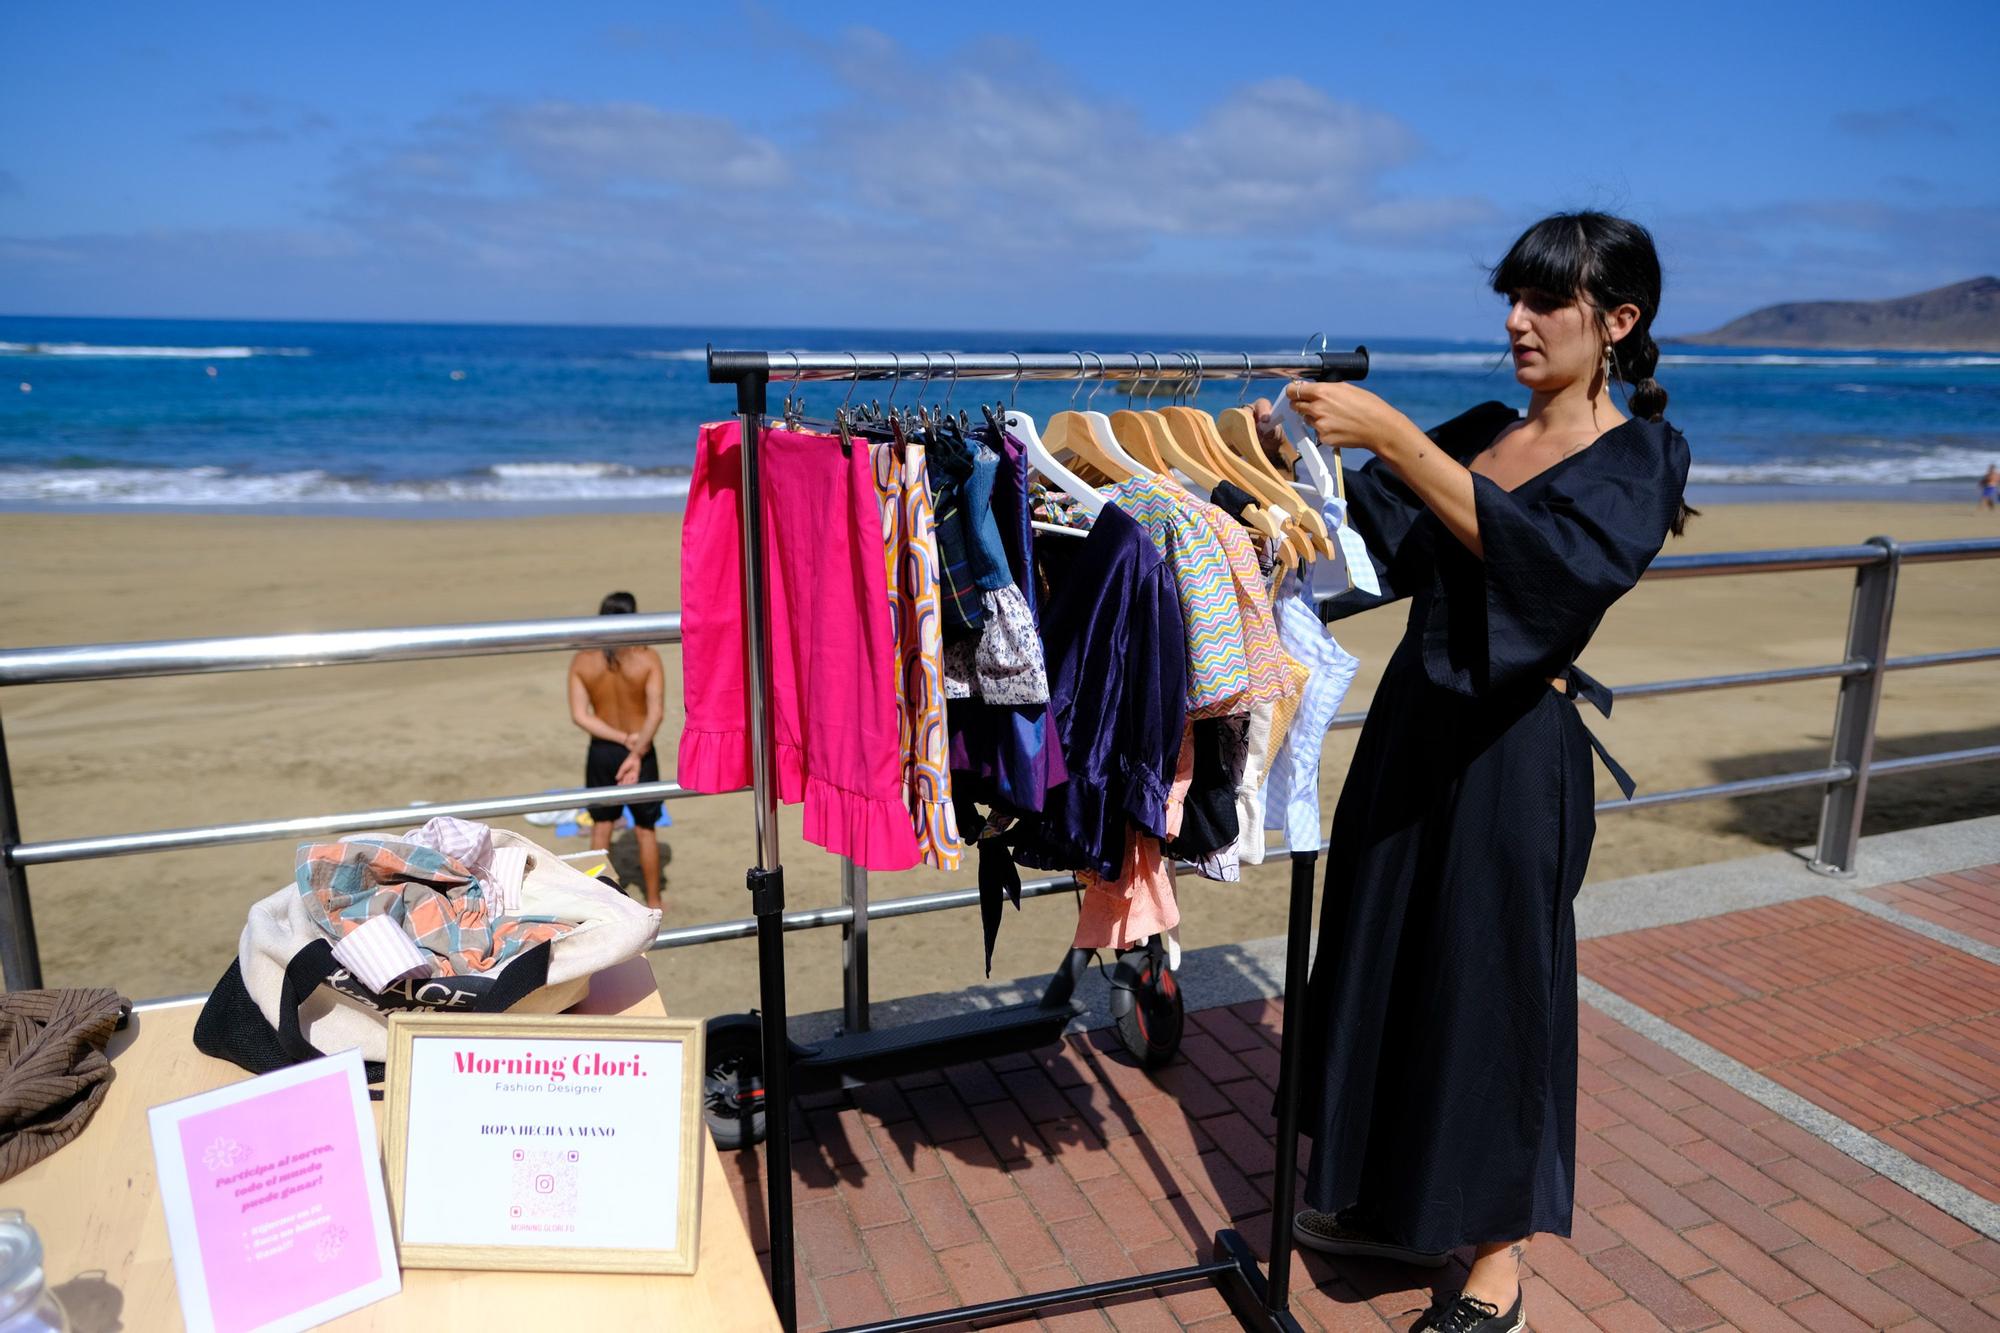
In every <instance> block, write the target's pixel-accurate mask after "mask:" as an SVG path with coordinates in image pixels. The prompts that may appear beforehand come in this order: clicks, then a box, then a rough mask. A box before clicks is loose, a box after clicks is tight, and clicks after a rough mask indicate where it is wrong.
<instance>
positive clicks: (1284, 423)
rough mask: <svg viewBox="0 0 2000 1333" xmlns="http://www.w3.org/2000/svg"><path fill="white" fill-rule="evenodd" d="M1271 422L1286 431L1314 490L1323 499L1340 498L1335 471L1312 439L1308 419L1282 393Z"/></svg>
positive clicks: (1273, 409)
mask: <svg viewBox="0 0 2000 1333" xmlns="http://www.w3.org/2000/svg"><path fill="white" fill-rule="evenodd" d="M1271 421H1272V423H1273V424H1274V425H1276V426H1277V427H1278V429H1280V430H1282V431H1284V433H1285V438H1286V439H1287V440H1290V441H1291V443H1292V447H1293V448H1294V449H1297V450H1298V451H1299V461H1300V462H1302V463H1304V464H1305V467H1306V476H1307V477H1308V478H1310V479H1311V481H1312V484H1313V489H1314V490H1316V491H1318V492H1319V493H1320V494H1321V495H1339V494H1340V483H1339V482H1337V481H1336V480H1334V476H1333V469H1331V468H1329V467H1328V466H1327V465H1326V459H1325V457H1324V456H1323V455H1321V453H1320V451H1319V441H1318V440H1317V439H1315V438H1313V434H1312V430H1311V428H1310V427H1308V426H1307V425H1306V422H1305V418H1304V417H1302V416H1300V415H1299V410H1298V409H1297V408H1296V407H1293V406H1292V400H1291V398H1290V397H1288V396H1287V395H1286V394H1284V393H1283V392H1280V393H1279V394H1278V401H1277V402H1276V403H1275V404H1273V405H1272V407H1271Z"/></svg>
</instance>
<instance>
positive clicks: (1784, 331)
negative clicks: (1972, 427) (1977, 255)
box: [1672, 277, 2000, 352]
mask: <svg viewBox="0 0 2000 1333" xmlns="http://www.w3.org/2000/svg"><path fill="white" fill-rule="evenodd" d="M1672 341H1674V342H1684V343H1709V344H1713V345H1720V346H1724V347H1841V348H1855V349H1862V350H1868V351H1875V350H1885V349H1886V350H1895V351H1922V352H2000V278H1995V277H1984V278H1974V279H1972V280H1971V281H1970V282H1957V283H1953V284H1952V285H1951V286H1949V287H1939V288H1937V289H1936V290H1935V291H1928V292H1918V293H1917V294H1916V295H1915V296H1898V297H1895V298H1893V299H1891V300H1887V301H1790V302H1787V303H1785V304H1784V305H1772V306H1765V307H1764V308H1763V309H1762V310H1753V311H1751V312H1750V313H1749V314H1747V315H1744V316H1743V317H1742V318H1740V319H1733V320H1731V321H1729V323H1727V324H1724V325H1723V326H1722V327H1721V328H1719V329H1716V330H1714V331H1712V332H1709V333H1697V334H1692V335H1689V336H1687V337H1683V338H1675V339H1672Z"/></svg>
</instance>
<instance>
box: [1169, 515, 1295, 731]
mask: <svg viewBox="0 0 2000 1333" xmlns="http://www.w3.org/2000/svg"><path fill="white" fill-rule="evenodd" d="M1182 503H1183V504H1184V505H1185V506H1186V507H1187V508H1189V509H1191V510H1193V511H1194V512H1195V513H1196V514H1198V515H1199V516H1200V517H1201V519H1202V521H1203V522H1205V523H1207V524H1208V525H1209V528H1210V530H1211V531H1213V532H1214V533H1215V535H1216V539H1217V540H1218V541H1219V542H1221V543H1222V553H1223V554H1224V555H1225V556H1226V557H1227V558H1228V560H1229V577H1230V581H1231V583H1232V584H1233V585H1234V591H1235V594H1236V613H1237V615H1238V616H1239V617H1240V618H1241V620H1242V626H1243V655H1244V658H1245V660H1246V661H1247V662H1248V664H1249V670H1250V688H1249V690H1248V692H1247V694H1246V696H1245V697H1244V698H1242V699H1238V700H1235V701H1234V706H1233V707H1226V708H1225V707H1214V708H1209V709H1195V710H1193V711H1192V712H1191V713H1190V716H1192V717H1220V716H1222V715H1223V714H1225V713H1240V712H1242V711H1244V709H1246V708H1248V707H1250V706H1252V705H1254V704H1275V703H1277V702H1278V701H1279V700H1281V699H1285V698H1288V697H1289V698H1296V697H1297V696H1298V686H1297V685H1296V684H1295V683H1294V682H1293V680H1292V675H1291V672H1290V670H1289V669H1288V668H1287V666H1286V662H1285V652H1284V649H1283V648H1281V647H1280V646H1279V644H1278V627H1277V622H1276V619H1275V617H1274V615H1273V613H1272V610H1271V594H1270V591H1269V590H1268V589H1267V588H1266V586H1265V583H1264V571H1263V569H1262V568H1261V567H1260V566H1259V564H1258V562H1257V549H1256V547H1254V546H1252V545H1251V544H1250V534H1249V533H1248V532H1246V531H1245V530H1244V528H1243V525H1242V524H1241V523H1238V522H1237V521H1236V520H1235V519H1233V518H1231V517H1230V516H1229V515H1228V514H1225V513H1224V512H1223V511H1222V510H1220V509H1218V508H1217V507H1216V506H1214V505H1212V504H1208V503H1206V502H1204V501H1202V500H1201V499H1199V498H1195V497H1189V498H1187V499H1184V500H1183V501H1182Z"/></svg>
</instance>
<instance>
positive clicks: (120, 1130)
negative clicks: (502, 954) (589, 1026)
mask: <svg viewBox="0 0 2000 1333" xmlns="http://www.w3.org/2000/svg"><path fill="white" fill-rule="evenodd" d="M200 1011H201V1010H200V1006H199V1005H198V1004H196V1003H193V1002H190V1003H187V1004H177V1005H170V1006H165V1007H161V1008H157V1009H146V1010H142V1011H140V1012H139V1013H136V1014H134V1015H133V1017H132V1022H131V1024H130V1026H129V1027H128V1028H127V1030H126V1031H124V1032H121V1033H119V1034H118V1035H117V1036H116V1037H115V1038H113V1040H112V1043H111V1048H110V1049H111V1065H112V1068H113V1069H115V1070H116V1071H117V1075H118V1076H117V1077H116V1078H114V1079H113V1080H112V1081H111V1087H110V1089H109V1091H108V1092H107V1093H106V1094H105V1097H104V1101H103V1103H102V1104H101V1105H100V1106H99V1107H98V1108H97V1114H96V1115H95V1116H94V1117H92V1119H91V1122H90V1125H89V1127H88V1128H86V1129H85V1130H84V1132H83V1134H82V1135H81V1136H80V1137H78V1138H77V1139H75V1140H74V1141H72V1142H71V1143H69V1144H68V1145H66V1146H65V1147H63V1148H62V1149H61V1150H60V1151H58V1152H56V1153H55V1154H53V1155H52V1156H49V1157H46V1158H44V1159H43V1160H41V1161H39V1162H37V1163H35V1165H33V1166H32V1167H29V1168H28V1169H27V1170H26V1171H24V1172H22V1173H21V1174H20V1175H18V1176H16V1177H14V1178H13V1179H12V1180H9V1181H6V1182H5V1183H4V1184H0V1207H8V1208H20V1209H23V1210H24V1211H25V1212H26V1213H27V1216H28V1221H29V1222H31V1223H32V1224H33V1225H34V1227H35V1229H36V1230H37V1231H39V1232H40V1233H41V1237H42V1251H43V1255H44V1259H45V1264H46V1269H47V1273H48V1281H49V1285H50V1286H52V1287H55V1288H56V1289H57V1291H58V1293H59V1294H60V1296H61V1297H62V1299H63V1302H64V1304H65V1305H66V1306H67V1307H68V1308H69V1312H70V1319H71V1321H72V1322H73V1323H74V1324H75V1328H76V1333H112V1330H117V1329H125V1330H141V1329H144V1330H151V1329H167V1328H180V1327H181V1326H182V1324H181V1316H180V1297H179V1295H178V1293H177V1292H176V1290H175V1287H174V1267H173V1256H172V1253H171V1251H170V1250H169V1249H168V1246H167V1219H166V1214H165V1213H164V1212H163V1211H162V1210H161V1207H160V1200H159V1189H158V1187H157V1184H156V1182H155V1180H154V1176H153V1145H152V1139H151V1137H150V1136H149V1134H148V1132H147V1128H146V1110H147V1108H148V1107H152V1106H157V1105H159V1104H160V1103H161V1102H170V1101H175V1100H177V1099H179V1098H182V1097H191V1096H193V1095H194V1094H195V1093H198V1092H207V1091H208V1090H209V1089H211V1088H219V1087H222V1086H223V1085H224V1084H228V1083H235V1082H238V1081H239V1080H242V1079H245V1078H248V1077H249V1075H248V1074H246V1073H244V1071H242V1070H241V1069H238V1068H237V1067H236V1066H235V1065H232V1064H229V1063H226V1062H225V1061H221V1060H212V1059H210V1058H209V1057H208V1056H206V1055H203V1054H202V1053H201V1052H199V1051H197V1050H196V1049H195V1048H194V1021H195V1016H196V1015H197V1014H198V1013H200ZM576 1012H578V1013H599V1014H646V1015H661V1014H664V1013H665V1012H666V1008H665V1006H664V1005H662V1004H661V1002H660V995H659V991H658V990H657V989H656V988H655V987H654V984H653V973H652V969H651V968H650V967H648V966H647V964H646V960H645V959H643V958H635V959H631V960H629V961H627V962H625V963H622V964H620V965H619V966H617V967H615V968H611V969H608V970H606V971H605V972H602V973H599V974H598V976H597V977H596V978H594V979H593V982H592V986H591V995H590V998H589V999H587V1000H586V1001H584V1003H582V1004H581V1005H578V1006H577V1009H576ZM375 1114H376V1126H377V1129H378V1131H379V1129H380V1126H381V1114H382V1108H381V1105H380V1104H379V1103H378V1104H377V1105H376V1108H375ZM702 1151H703V1154H704V1162H703V1168H702V1210H701V1268H700V1271H699V1272H697V1273H695V1274H694V1275H693V1276H691V1277H660V1276H653V1275H645V1274H609V1275H606V1274H573V1273H482V1272H447V1271H440V1270H435V1269H409V1270H405V1271H404V1273H403V1290H402V1292H401V1294H399V1295H396V1296H391V1297H390V1298H389V1299H388V1300H386V1301H380V1302H377V1303H376V1304H374V1305H371V1306H369V1307H368V1308H366V1309H364V1310H357V1311H356V1312H355V1313H353V1314H350V1315H347V1316H346V1317H345V1318H342V1319H337V1320H335V1321H334V1322H333V1323H331V1324H328V1325H325V1327H327V1328H335V1329H350V1330H359V1329H384V1330H387V1329H396V1330H404V1329H428V1330H435V1331H436V1333H444V1331H445V1330H458V1329H475V1330H482V1331H483V1330H490V1329H516V1328H518V1329H536V1330H540V1333H563V1331H564V1330H567V1329H573V1328H576V1327H579V1326H581V1325H587V1326H589V1327H591V1328H614V1329H624V1328H690V1329H699V1330H702V1331H703V1333H717V1331H719V1330H725V1329H727V1330H736V1329H746V1330H748V1329H773V1330H774V1329H776V1328H777V1327H778V1318H777V1314H776V1312H775V1311H774V1310H773V1308H772V1306H771V1294H770V1291H769V1289H768V1288H767V1287H766V1285H765V1282H764V1274H763V1270H762V1269H761V1268H759V1267H758V1264H757V1255H756V1253H755V1251H754V1250H753V1249H752V1248H751V1245H750V1234H749V1232H748V1231H747V1230H746V1229H745V1228H744V1225H743V1218H742V1216H741V1215H740V1214H739V1213H738V1212H737V1211H736V1201H735V1199H734V1198H732V1197H731V1195H730V1192H729V1183H728V1182H727V1181H726V1180H725V1179H724V1178H723V1175H722V1163H721V1161H720V1160H719V1159H718V1158H717V1157H716V1153H715V1145H714V1143H712V1142H710V1141H709V1139H708V1137H707V1135H706V1133H704V1134H703V1137H702Z"/></svg>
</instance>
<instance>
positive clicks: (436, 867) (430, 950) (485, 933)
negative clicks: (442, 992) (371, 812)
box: [297, 838, 574, 976]
mask: <svg viewBox="0 0 2000 1333" xmlns="http://www.w3.org/2000/svg"><path fill="white" fill-rule="evenodd" d="M297 883H298V890H299V895H300V897H302V898H303V899H304V900H305V906H306V911H307V913H308V914H309V915H310V916H311V917H312V918H313V920H314V921H315V922H316V923H318V925H319V927H320V929H322V930H324V931H325V932H326V934H327V937H328V938H329V939H332V940H335V941H338V940H340V939H342V938H344V937H345V936H346V935H347V934H349V933H350V932H351V931H353V930H355V929H356V928H357V927H359V926H361V925H362V924H363V923H365V922H366V921H368V920H369V919H370V918H371V917H377V916H387V917H391V918H393V919H394V920H395V921H396V922H397V923H398V924H400V925H401V926H402V928H403V929H404V931H406V932H407V933H408V934H409V935H410V937H411V938H412V939H414V940H415V941H416V943H417V944H418V946H419V947H421V948H422V949H423V950H424V951H425V952H426V953H427V954H429V955H430V957H431V960H432V962H433V964H434V965H435V967H436V970H437V973H438V974H442V975H444V976H463V975H465V974H468V973H473V972H490V971H492V970H493V969H495V968H497V967H500V966H501V965H503V964H505V963H506V962H507V961H508V960H509V959H511V958H512V957H514V955H516V954H518V953H520V952H522V951H523V950H526V949H531V948H533V947H534V946H536V945H537V944H543V943H546V942H548V941H550V940H557V939H561V938H562V937H563V936H565V935H567V934H569V933H570V931H571V930H572V929H574V925H573V923H570V922H566V921H558V920H557V919H556V918H554V917H549V916H507V915H505V914H503V913H501V912H499V911H497V910H495V906H494V905H492V904H489V902H488V897H487V891H486V886H485V884H484V883H483V882H482V881H481V880H480V879H479V878H478V877H477V876H476V875H474V874H473V873H472V872H471V871H470V870H468V869H467V868H466V867H465V866H464V864H462V863H461V862H459V861H458V860H457V859H455V858H453V857H451V856H447V855H446V854H445V853H443V852H441V851H439V850H437V849H436V848H435V847H426V846H423V845H422V844H419V843H414V842H404V841H401V840H397V839H389V838H349V839H347V840H345V841H342V842H327V843H312V844H309V845H307V846H304V847H301V848H300V849H299V862H298V876H297Z"/></svg>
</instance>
